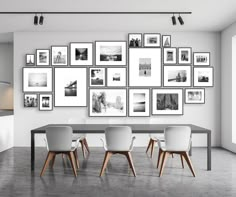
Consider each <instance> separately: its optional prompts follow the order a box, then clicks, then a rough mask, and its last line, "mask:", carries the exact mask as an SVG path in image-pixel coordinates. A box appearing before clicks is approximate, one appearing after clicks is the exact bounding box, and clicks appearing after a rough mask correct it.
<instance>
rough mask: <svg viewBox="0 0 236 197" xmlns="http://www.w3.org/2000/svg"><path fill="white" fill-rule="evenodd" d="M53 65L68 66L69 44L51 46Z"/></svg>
mask: <svg viewBox="0 0 236 197" xmlns="http://www.w3.org/2000/svg"><path fill="white" fill-rule="evenodd" d="M51 54H52V57H51V60H52V66H67V64H68V63H67V61H68V47H67V46H52V47H51Z"/></svg>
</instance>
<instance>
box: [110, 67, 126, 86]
mask: <svg viewBox="0 0 236 197" xmlns="http://www.w3.org/2000/svg"><path fill="white" fill-rule="evenodd" d="M126 73H127V72H126V68H121V67H120V68H117V67H114V68H107V86H112V87H125V86H126V84H127V82H126V79H127V75H126Z"/></svg>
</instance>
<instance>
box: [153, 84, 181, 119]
mask: <svg viewBox="0 0 236 197" xmlns="http://www.w3.org/2000/svg"><path fill="white" fill-rule="evenodd" d="M152 114H153V115H183V90H182V89H152Z"/></svg>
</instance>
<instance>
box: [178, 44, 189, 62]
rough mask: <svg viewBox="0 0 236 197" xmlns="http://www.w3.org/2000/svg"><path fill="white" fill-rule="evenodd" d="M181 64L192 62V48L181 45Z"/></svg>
mask: <svg viewBox="0 0 236 197" xmlns="http://www.w3.org/2000/svg"><path fill="white" fill-rule="evenodd" d="M178 54H179V58H178V59H179V64H191V63H192V48H190V47H185V48H183V47H180V48H178Z"/></svg>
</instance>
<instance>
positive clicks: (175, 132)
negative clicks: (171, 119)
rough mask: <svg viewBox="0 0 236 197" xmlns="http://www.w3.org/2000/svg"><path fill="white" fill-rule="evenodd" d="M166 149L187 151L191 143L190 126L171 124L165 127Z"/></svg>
mask: <svg viewBox="0 0 236 197" xmlns="http://www.w3.org/2000/svg"><path fill="white" fill-rule="evenodd" d="M164 135H165V145H166V150H172V151H188V150H189V148H190V143H191V128H190V127H188V126H171V127H167V128H165V132H164Z"/></svg>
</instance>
